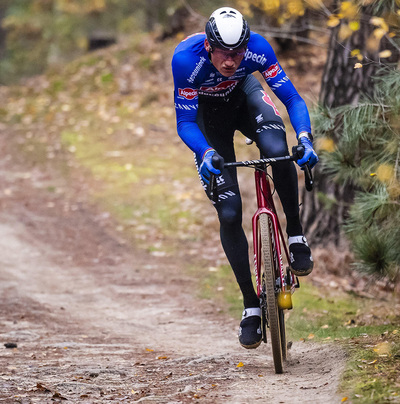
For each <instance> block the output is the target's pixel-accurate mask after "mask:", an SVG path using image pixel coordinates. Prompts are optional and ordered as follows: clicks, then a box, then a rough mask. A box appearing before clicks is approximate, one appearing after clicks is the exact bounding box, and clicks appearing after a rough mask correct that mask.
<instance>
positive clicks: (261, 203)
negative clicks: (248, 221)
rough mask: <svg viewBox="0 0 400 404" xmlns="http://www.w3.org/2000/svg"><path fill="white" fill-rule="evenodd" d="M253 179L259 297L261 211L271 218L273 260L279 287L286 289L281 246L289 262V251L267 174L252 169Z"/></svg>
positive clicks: (293, 280)
mask: <svg viewBox="0 0 400 404" xmlns="http://www.w3.org/2000/svg"><path fill="white" fill-rule="evenodd" d="M254 179H255V185H256V195H257V206H258V209H257V211H256V212H255V214H254V216H253V218H252V229H253V245H254V267H255V275H256V285H257V295H258V297H260V295H261V292H262V291H261V282H260V279H261V243H260V240H259V238H258V234H259V232H258V226H259V217H260V215H261V214H262V213H266V214H267V215H268V216H269V218H270V219H271V223H272V229H270V230H273V231H272V234H271V235H272V237H271V238H272V241H273V245H274V249H273V250H274V254H276V256H274V262H275V263H276V266H277V268H279V277H280V287H281V290H286V286H287V281H286V278H285V270H284V264H283V257H282V248H281V245H283V251H284V253H285V256H286V259H287V262H289V252H288V249H287V246H286V243H285V242H282V243H281V242H280V241H281V240H282V241H283V233H282V228H281V225H280V223H279V220H278V216H277V213H276V209H275V204H274V201H273V198H272V192H271V185H270V182H269V180H268V179H267V174H266V172H265V171H264V170H254ZM291 276H292V279H291V282H290V284H291V287H292V288H294V287H295V286H294V285H295V283H296V282H295V278H294V275H293V274H291Z"/></svg>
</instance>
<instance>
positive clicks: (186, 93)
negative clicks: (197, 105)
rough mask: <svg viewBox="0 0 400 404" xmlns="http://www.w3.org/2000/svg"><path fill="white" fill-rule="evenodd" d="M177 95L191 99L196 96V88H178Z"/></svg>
mask: <svg viewBox="0 0 400 404" xmlns="http://www.w3.org/2000/svg"><path fill="white" fill-rule="evenodd" d="M178 94H179V97H184V98H186V99H187V100H193V98H196V97H197V90H196V89H195V88H178Z"/></svg>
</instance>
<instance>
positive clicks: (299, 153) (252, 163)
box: [209, 145, 314, 202]
mask: <svg viewBox="0 0 400 404" xmlns="http://www.w3.org/2000/svg"><path fill="white" fill-rule="evenodd" d="M303 155H304V146H302V145H298V146H293V148H292V155H291V156H282V157H273V158H263V159H258V160H246V161H234V162H231V163H224V162H223V159H222V160H221V159H220V158H218V157H217V158H216V159H214V156H213V160H212V163H213V166H214V167H215V168H218V169H219V170H222V168H228V167H255V168H257V167H260V168H261V167H263V166H265V165H269V164H271V163H277V162H281V161H297V160H299V159H301V158H302V157H303ZM302 170H304V181H305V187H306V190H307V191H309V192H310V191H312V189H313V187H314V180H313V176H312V173H311V168H310V166H309V165H308V164H306V165H305V166H304V167H302ZM209 187H210V188H209V190H210V192H209V193H210V199H211V200H212V201H214V202H216V201H217V200H218V194H217V180H216V176H215V175H214V174H211V177H210V185H209Z"/></svg>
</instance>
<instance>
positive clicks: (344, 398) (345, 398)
mask: <svg viewBox="0 0 400 404" xmlns="http://www.w3.org/2000/svg"><path fill="white" fill-rule="evenodd" d="M348 399H349V398H348V397H343V398H342V400H341V401H342V403H344V402H345V401H347V400H348Z"/></svg>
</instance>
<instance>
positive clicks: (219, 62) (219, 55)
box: [204, 39, 246, 77]
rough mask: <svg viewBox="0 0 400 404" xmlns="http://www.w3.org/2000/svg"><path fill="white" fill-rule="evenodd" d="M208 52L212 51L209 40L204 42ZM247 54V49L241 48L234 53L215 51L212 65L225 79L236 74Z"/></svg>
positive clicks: (222, 50) (212, 55) (221, 50)
mask: <svg viewBox="0 0 400 404" xmlns="http://www.w3.org/2000/svg"><path fill="white" fill-rule="evenodd" d="M204 47H205V48H206V50H207V52H209V51H210V44H209V42H208V41H207V39H206V40H205V41H204ZM245 53H246V48H239V49H235V50H232V51H229V50H224V49H220V48H215V49H213V51H212V53H211V63H212V64H213V65H214V66H215V68H216V69H217V70H218V71H219V72H220V73H221V74H222V75H223V76H225V77H230V76H232V75H234V74H235V72H236V70H237V69H238V67H239V65H240V63H241V61H242V60H243V58H244V54H245Z"/></svg>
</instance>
